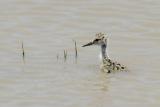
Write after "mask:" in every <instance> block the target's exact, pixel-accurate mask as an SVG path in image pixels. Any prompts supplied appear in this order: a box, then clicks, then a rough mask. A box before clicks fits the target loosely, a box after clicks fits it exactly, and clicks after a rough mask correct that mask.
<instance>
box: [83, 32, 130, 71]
mask: <svg viewBox="0 0 160 107" xmlns="http://www.w3.org/2000/svg"><path fill="white" fill-rule="evenodd" d="M104 35H105V34H104V33H97V34H96V37H95V39H94V40H93V41H91V42H89V43H87V44H85V45H83V47H86V46H90V45H98V46H101V55H102V66H101V70H102V71H104V72H107V73H111V72H117V71H127V68H126V67H125V66H124V65H121V64H120V63H118V62H115V61H112V60H111V59H110V58H109V56H108V53H107V39H108V37H105V36H104Z"/></svg>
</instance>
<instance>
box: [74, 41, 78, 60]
mask: <svg viewBox="0 0 160 107" xmlns="http://www.w3.org/2000/svg"><path fill="white" fill-rule="evenodd" d="M74 45H75V57H76V59H77V57H78V50H77V42H76V41H74Z"/></svg>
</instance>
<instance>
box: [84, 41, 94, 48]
mask: <svg viewBox="0 0 160 107" xmlns="http://www.w3.org/2000/svg"><path fill="white" fill-rule="evenodd" d="M90 45H93V42H89V43H87V44H85V45H83V46H82V47H86V46H90Z"/></svg>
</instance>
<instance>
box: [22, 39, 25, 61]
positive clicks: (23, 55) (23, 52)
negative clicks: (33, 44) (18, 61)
mask: <svg viewBox="0 0 160 107" xmlns="http://www.w3.org/2000/svg"><path fill="white" fill-rule="evenodd" d="M22 58H23V63H25V51H24V45H23V41H22Z"/></svg>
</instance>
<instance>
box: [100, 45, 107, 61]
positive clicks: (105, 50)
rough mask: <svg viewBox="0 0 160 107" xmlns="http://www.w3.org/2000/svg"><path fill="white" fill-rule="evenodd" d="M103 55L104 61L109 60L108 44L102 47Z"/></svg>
mask: <svg viewBox="0 0 160 107" xmlns="http://www.w3.org/2000/svg"><path fill="white" fill-rule="evenodd" d="M101 55H102V60H103V59H105V58H107V59H108V58H109V56H108V51H107V44H102V45H101Z"/></svg>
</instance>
